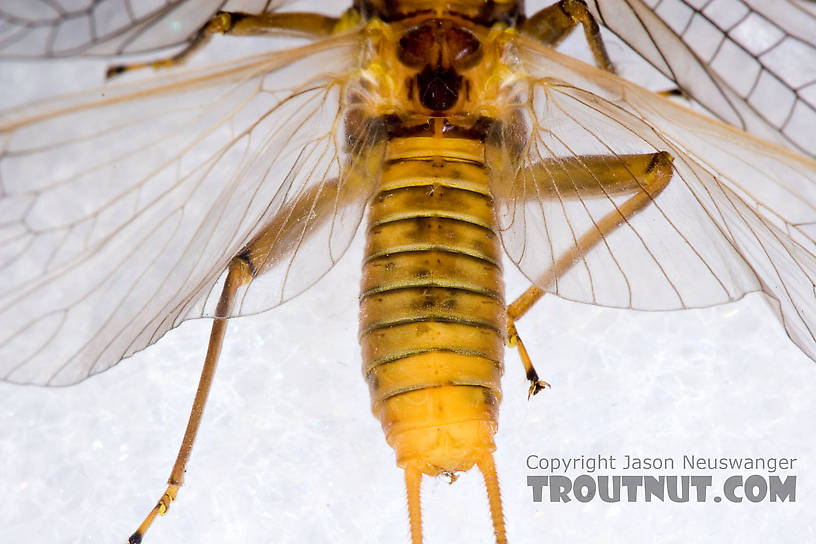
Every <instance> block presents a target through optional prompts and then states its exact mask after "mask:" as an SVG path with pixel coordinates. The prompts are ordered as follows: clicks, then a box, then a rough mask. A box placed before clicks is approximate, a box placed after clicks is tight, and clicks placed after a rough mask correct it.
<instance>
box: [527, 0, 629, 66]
mask: <svg viewBox="0 0 816 544" xmlns="http://www.w3.org/2000/svg"><path fill="white" fill-rule="evenodd" d="M578 23H580V24H581V26H583V27H584V35H585V36H586V40H587V43H588V44H589V48H590V50H591V51H592V56H593V57H594V58H595V64H597V65H598V67H599V68H603V69H604V70H606V71H608V72H613V73H614V72H615V66H614V65H613V64H612V61H611V60H610V59H609V55H608V54H607V52H606V47H605V46H604V43H603V39H601V30H600V28H599V27H598V23H597V22H595V18H594V17H592V14H591V13H590V12H589V9H587V6H586V4H585V3H584V2H583V1H582V0H560V1H559V2H558V3H556V4H553V5H551V6H549V7H546V8H544V9H542V10H541V11H539V12H538V13H535V14H533V15H532V16H530V18H529V19H527V20H526V21H524V22H523V23H522V24H521V27H520V30H521V31H522V32H523V33H524V34H526V35H528V36H530V37H531V38H535V39H536V40H538V41H540V42H541V43H543V44H545V45H549V46H551V47H555V46H557V45H558V44H559V43H561V42H562V41H563V40H564V38H566V37H567V36H568V35H569V34H570V32H572V30H573V29H574V28H575V26H576V25H577V24H578Z"/></svg>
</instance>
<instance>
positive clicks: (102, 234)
mask: <svg viewBox="0 0 816 544" xmlns="http://www.w3.org/2000/svg"><path fill="white" fill-rule="evenodd" d="M357 51H358V39H357V37H356V36H354V35H349V36H346V37H338V38H332V39H329V40H326V41H322V42H319V43H316V44H313V45H310V46H306V47H302V48H297V49H293V50H287V51H283V52H278V53H274V54H264V55H259V56H255V57H250V58H247V59H244V60H242V61H240V62H237V63H236V62H231V63H230V64H225V65H219V66H215V67H213V68H208V69H206V70H198V71H190V72H184V73H182V74H179V75H172V76H166V77H163V78H160V79H155V80H151V81H149V82H146V83H137V84H127V85H121V86H109V87H105V88H103V89H100V90H99V92H88V93H85V94H82V95H76V96H69V97H66V98H62V99H58V100H55V101H47V102H42V103H35V104H34V105H31V106H28V107H25V108H23V109H21V110H19V111H9V112H3V113H0V195H2V199H1V200H0V218H2V220H0V270H2V277H3V283H2V286H0V376H2V377H3V378H4V379H6V380H8V381H12V382H23V383H37V384H49V385H57V384H60V385H61V384H68V383H73V382H76V381H79V380H81V379H83V378H85V377H87V376H88V375H90V374H93V373H96V372H100V371H102V370H104V369H106V368H108V367H110V366H112V365H114V364H115V363H116V362H118V361H119V360H120V359H121V358H122V357H126V356H128V355H130V354H132V353H134V352H136V351H138V350H140V349H142V348H144V347H145V346H147V345H149V344H150V343H152V342H154V341H156V340H157V339H158V338H159V337H160V336H161V335H162V334H163V333H164V332H166V331H167V330H168V329H170V328H172V327H174V326H176V325H178V324H179V323H180V322H181V321H182V320H183V319H185V318H188V317H195V316H208V315H212V314H213V312H214V306H215V303H216V300H217V298H218V297H217V295H218V292H220V286H219V285H218V283H219V277H220V276H222V272H223V271H224V270H225V268H226V266H227V264H228V263H229V261H230V259H231V258H232V257H233V256H234V255H236V254H237V253H238V252H239V251H240V250H241V248H242V247H243V246H244V245H245V244H246V243H247V242H248V241H250V240H252V239H253V238H254V237H256V236H257V235H258V234H259V233H260V232H262V231H263V229H264V226H265V225H266V224H268V223H270V222H272V223H273V224H277V225H279V226H280V225H281V224H283V225H284V227H285V228H282V229H281V235H280V243H277V241H278V240H277V239H276V238H275V237H273V239H272V242H271V243H270V247H271V248H272V249H273V250H274V251H273V253H274V255H275V261H274V262H269V263H267V264H266V266H265V268H266V269H267V273H266V274H264V275H263V276H261V277H259V278H258V279H257V280H256V281H253V282H252V283H251V284H250V285H249V286H248V287H244V288H243V292H241V293H239V298H240V304H239V305H238V307H237V309H236V314H237V313H250V312H257V311H260V310H262V309H266V308H269V307H272V306H274V305H276V304H279V303H281V302H282V301H284V300H286V299H288V298H291V297H292V296H294V295H296V294H297V293H299V292H301V291H302V290H303V289H305V288H306V287H308V286H309V285H310V284H311V283H313V282H314V281H316V280H317V279H318V278H319V277H321V276H322V275H323V274H324V273H325V272H326V271H327V270H328V268H329V267H330V266H331V265H332V263H334V262H335V261H336V260H337V259H338V258H339V257H340V255H341V254H342V253H343V251H345V248H346V247H347V245H348V244H349V242H350V240H351V237H352V236H353V234H354V231H355V229H356V227H357V225H358V223H359V221H360V218H361V216H362V211H363V207H364V205H365V200H366V197H367V191H370V188H369V187H368V186H367V185H366V184H365V180H363V181H362V182H361V181H360V180H359V179H357V178H355V179H354V183H349V180H351V179H352V178H351V176H350V174H349V172H351V171H353V169H354V167H355V164H354V161H355V159H354V158H353V156H352V154H351V153H350V150H349V149H348V145H347V144H346V143H345V140H344V134H343V131H344V129H343V123H344V115H346V114H347V111H345V110H347V109H348V108H341V102H342V100H343V98H342V97H343V96H344V93H346V92H347V91H348V89H347V87H348V83H349V78H350V76H349V75H348V74H349V73H350V71H352V72H353V68H354V59H356V56H357ZM98 96H102V97H103V98H101V99H99V98H97V97H98ZM358 142H359V143H358V144H355V145H357V146H358V147H361V148H362V149H357V150H351V152H353V153H354V155H364V154H365V153H364V152H362V151H363V149H364V150H367V151H368V155H369V156H372V155H373V151H372V150H371V149H368V148H366V147H365V146H370V145H371V138H369V137H367V136H366V135H365V134H363V135H362V136H361V137H360V138H359V139H358ZM374 159H376V156H373V157H372V160H373V162H374V163H376V160H374ZM374 182H375V179H374V178H373V176H372V179H369V180H368V181H367V183H368V184H373V183H374ZM323 188H325V191H332V192H333V193H332V194H335V195H338V196H337V197H336V201H337V204H335V205H332V203H331V202H330V203H329V204H326V199H325V198H324V199H322V200H320V199H319V195H320V194H321V193H322V194H325V191H324V190H323ZM341 198H342V202H340V199H341ZM318 201H319V202H318ZM293 202H298V203H299V207H298V208H296V209H297V210H298V212H297V214H298V215H293V213H294V212H292V211H287V210H290V209H291V203H293ZM341 204H342V205H341ZM318 211H320V213H318ZM281 217H283V221H281ZM275 221H277V223H275ZM276 243H277V245H276ZM222 280H223V278H222Z"/></svg>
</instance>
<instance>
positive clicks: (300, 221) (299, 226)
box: [128, 176, 355, 544]
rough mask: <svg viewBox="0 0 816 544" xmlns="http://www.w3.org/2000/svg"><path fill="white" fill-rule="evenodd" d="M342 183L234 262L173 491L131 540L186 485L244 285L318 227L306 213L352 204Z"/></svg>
mask: <svg viewBox="0 0 816 544" xmlns="http://www.w3.org/2000/svg"><path fill="white" fill-rule="evenodd" d="M351 177H353V176H350V178H351ZM347 182H348V183H347V185H348V184H351V183H354V182H353V181H349V180H347ZM339 186H340V184H339V182H338V180H337V179H331V180H327V181H325V182H323V183H321V184H317V185H315V186H313V187H311V188H309V189H308V190H306V191H303V193H302V194H301V195H300V196H298V197H296V198H295V199H294V200H293V201H292V202H291V203H290V204H288V205H287V206H286V207H285V208H283V209H282V210H280V211H279V212H277V213H276V214H275V216H273V217H272V219H271V220H270V221H268V222H267V223H266V224H265V225H264V229H263V230H262V231H261V232H260V233H259V234H258V235H257V236H256V237H255V238H254V239H253V240H252V241H251V242H250V243H248V244H247V245H246V246H245V247H244V249H243V250H242V251H241V252H240V253H239V254H238V255H237V256H236V257H234V258H233V259H232V261H231V262H230V265H229V269H228V272H227V279H226V281H225V282H224V288H223V290H222V292H221V298H220V299H219V301H218V306H217V307H216V312H215V320H214V321H213V326H212V331H211V332H210V340H209V344H208V346H207V355H206V357H205V359H204V368H203V369H202V371H201V378H200V380H199V384H198V389H197V391H196V395H195V399H194V400H193V407H192V409H191V411H190V419H189V421H188V422H187V428H186V430H185V431H184V438H183V439H182V442H181V448H179V452H178V456H177V457H176V462H175V464H174V465H173V469H172V471H171V472H170V477H169V478H168V480H167V483H168V486H167V489H166V490H165V492H164V494H163V495H162V496H161V498H160V499H159V501H158V503H156V506H154V507H153V509H152V510H151V511H150V513H149V514H148V515H147V517H146V518H145V520H144V521H143V522H142V524H141V525H139V528H138V529H137V530H136V531H135V532H134V533H133V534H132V535H131V536H130V538H129V540H128V542H129V544H138V543H140V542H141V541H142V538H143V537H144V534H145V532H146V531H147V529H149V528H150V526H151V525H152V524H153V521H154V520H155V519H156V516H158V515H164V514H165V513H167V510H168V508H170V503H171V502H173V501H174V500H175V498H176V495H177V494H178V490H179V488H180V487H181V485H182V484H183V480H184V472H185V470H186V466H187V462H188V461H189V459H190V453H191V452H192V449H193V443H194V442H195V438H196V433H197V432H198V427H199V424H200V423H201V417H202V415H203V413H204V406H205V405H206V403H207V395H208V393H209V391H210V386H211V385H212V379H213V375H214V374H215V367H216V365H217V363H218V357H219V355H220V353H221V346H222V344H223V341H224V335H225V333H226V330H227V318H228V317H229V316H230V315H231V314H232V308H233V303H234V300H235V296H236V293H237V291H238V289H239V288H240V287H241V286H242V285H245V284H246V283H248V282H249V281H251V280H252V278H253V277H255V276H258V275H260V274H262V273H263V272H264V271H265V270H266V269H267V268H268V267H270V266H271V265H273V264H275V263H276V262H279V260H280V259H281V258H283V257H284V256H285V255H287V254H288V250H290V249H291V248H292V247H293V244H295V243H296V242H297V241H302V238H303V237H307V236H308V235H309V232H312V231H313V230H308V229H307V230H306V231H305V232H304V229H303V225H304V217H310V216H312V215H314V216H316V217H323V218H324V219H323V220H328V218H329V217H331V214H330V213H325V212H326V210H328V209H331V208H332V207H337V206H343V205H344V204H346V202H347V199H351V198H354V196H355V195H354V194H351V193H346V194H342V195H339V196H338V189H339ZM305 223H307V224H309V225H311V226H317V224H318V222H316V221H312V222H309V221H306V222H305Z"/></svg>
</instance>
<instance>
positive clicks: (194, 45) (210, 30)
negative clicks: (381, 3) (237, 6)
mask: <svg viewBox="0 0 816 544" xmlns="http://www.w3.org/2000/svg"><path fill="white" fill-rule="evenodd" d="M357 21H359V14H358V13H357V11H355V10H348V11H347V12H346V13H344V14H343V16H341V17H339V18H338V17H328V16H326V15H322V14H320V13H306V12H303V13H275V12H272V13H261V14H258V15H253V14H249V13H241V12H233V11H219V12H218V13H216V14H215V15H214V16H213V18H212V19H210V20H209V21H207V23H205V24H204V25H203V26H202V27H201V28H200V29H199V30H198V32H197V33H196V35H195V36H194V37H193V38H192V40H191V41H190V42H189V43H188V44H187V46H186V47H185V48H184V49H182V50H181V51H179V52H178V53H176V54H175V55H173V56H171V57H166V58H162V59H158V60H155V61H152V62H143V63H134V64H119V65H113V66H110V67H109V68H108V70H107V72H106V77H107V78H112V77H114V76H117V75H119V74H122V73H124V72H129V71H132V70H138V69H141V68H155V69H159V68H169V67H172V66H178V65H180V64H184V63H185V62H186V61H187V59H189V58H190V57H191V56H192V55H193V54H194V53H195V52H196V51H198V50H199V49H201V48H202V47H203V46H204V45H206V44H207V42H209V41H210V38H212V36H213V35H214V34H227V35H230V36H269V37H275V36H288V37H300V38H307V39H319V38H325V37H328V36H331V35H332V34H337V33H339V32H342V31H344V30H346V29H348V28H351V27H353V26H354V25H355V24H356V22H357Z"/></svg>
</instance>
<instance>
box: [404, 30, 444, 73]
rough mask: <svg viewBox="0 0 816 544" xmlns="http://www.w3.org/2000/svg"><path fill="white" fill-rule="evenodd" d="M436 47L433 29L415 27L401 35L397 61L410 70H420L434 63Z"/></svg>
mask: <svg viewBox="0 0 816 544" xmlns="http://www.w3.org/2000/svg"><path fill="white" fill-rule="evenodd" d="M437 47H438V45H437V44H436V39H435V36H434V29H433V28H431V26H429V25H427V24H423V25H420V26H415V27H414V28H411V29H409V30H408V31H407V32H406V33H405V34H403V35H402V38H400V41H399V51H398V53H397V55H398V57H399V60H400V62H401V63H403V64H404V65H405V66H408V67H410V68H422V67H424V66H425V65H427V64H430V63H432V62H434V61H435V60H436V59H434V50H435V49H436V48H437Z"/></svg>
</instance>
